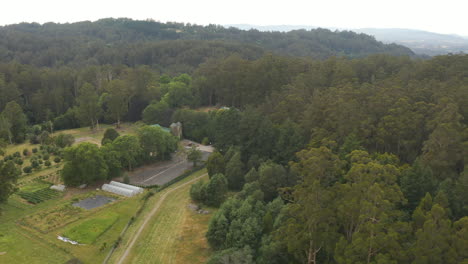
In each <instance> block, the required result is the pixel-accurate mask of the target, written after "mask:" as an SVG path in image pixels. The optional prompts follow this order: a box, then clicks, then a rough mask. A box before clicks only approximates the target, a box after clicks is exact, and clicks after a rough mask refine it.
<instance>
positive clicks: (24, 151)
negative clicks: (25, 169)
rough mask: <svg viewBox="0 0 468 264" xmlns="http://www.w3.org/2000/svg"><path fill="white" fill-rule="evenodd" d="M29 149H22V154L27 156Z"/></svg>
mask: <svg viewBox="0 0 468 264" xmlns="http://www.w3.org/2000/svg"><path fill="white" fill-rule="evenodd" d="M28 154H29V150H28V149H23V156H25V157H26V156H28Z"/></svg>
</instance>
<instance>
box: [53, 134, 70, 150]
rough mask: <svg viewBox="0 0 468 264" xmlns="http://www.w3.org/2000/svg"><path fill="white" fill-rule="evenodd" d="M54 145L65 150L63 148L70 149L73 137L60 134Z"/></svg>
mask: <svg viewBox="0 0 468 264" xmlns="http://www.w3.org/2000/svg"><path fill="white" fill-rule="evenodd" d="M54 141H55V145H57V146H58V147H60V148H65V147H70V146H71V145H72V144H73V143H74V142H75V138H74V137H73V135H69V134H60V135H58V136H57V137H55V139H54Z"/></svg>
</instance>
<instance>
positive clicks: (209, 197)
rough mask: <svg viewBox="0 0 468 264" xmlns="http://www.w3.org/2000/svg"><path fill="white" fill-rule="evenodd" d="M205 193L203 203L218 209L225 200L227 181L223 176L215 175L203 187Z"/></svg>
mask: <svg viewBox="0 0 468 264" xmlns="http://www.w3.org/2000/svg"><path fill="white" fill-rule="evenodd" d="M203 189H204V190H203V191H204V193H205V195H204V199H203V203H205V204H206V205H208V206H214V207H219V206H220V205H221V204H222V203H223V202H224V200H225V199H226V193H227V191H228V186H227V180H226V177H224V175H223V174H220V173H218V174H215V175H213V177H211V179H210V180H209V181H208V183H206V185H204V186H203Z"/></svg>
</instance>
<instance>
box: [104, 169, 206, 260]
mask: <svg viewBox="0 0 468 264" xmlns="http://www.w3.org/2000/svg"><path fill="white" fill-rule="evenodd" d="M204 173H206V170H202V171H199V172H197V173H194V175H192V176H190V177H188V178H186V179H184V180H183V181H181V182H179V183H177V184H175V185H173V186H171V187H170V188H168V189H166V190H165V191H163V192H161V193H158V194H156V195H155V196H154V197H152V198H151V199H150V201H149V202H148V205H149V206H147V208H146V209H145V211H143V213H142V215H141V217H139V219H138V220H137V221H136V223H135V224H133V225H132V226H131V227H130V228H129V230H128V231H127V232H126V234H125V236H124V237H123V240H122V244H121V246H119V248H118V250H116V252H115V253H114V255H113V256H112V258H111V259H110V261H109V263H116V262H117V260H118V259H119V258H120V257H121V256H122V254H123V251H124V250H125V249H126V248H127V247H128V244H129V241H130V239H131V236H132V234H134V233H135V232H136V230H137V229H138V227H139V226H140V224H141V223H142V221H143V219H144V216H145V215H146V214H147V213H148V212H149V211H150V209H151V206H150V205H151V204H155V203H156V202H157V201H158V199H160V198H161V196H162V194H164V192H167V191H170V190H171V189H172V188H174V187H176V186H178V185H181V184H183V183H184V182H187V181H189V180H191V179H193V178H195V177H197V176H200V175H203V174H204ZM206 178H207V176H206ZM190 186H191V185H187V186H184V187H183V188H180V189H178V190H176V191H174V192H172V193H171V194H169V195H168V196H167V197H166V199H165V201H164V203H163V204H162V205H161V207H160V208H159V211H158V212H157V213H156V215H155V216H154V217H153V218H152V219H151V220H150V222H149V223H148V225H147V227H146V228H145V229H144V230H143V233H142V235H141V236H140V238H139V239H138V240H137V242H136V244H135V245H134V246H133V248H132V249H133V250H132V251H131V253H130V255H129V256H128V257H127V259H126V261H125V263H164V264H170V263H204V262H205V261H206V259H207V258H208V256H209V255H210V253H211V252H210V249H209V247H208V244H207V242H206V240H205V239H204V235H205V232H206V230H207V228H208V221H209V219H210V217H211V215H212V214H211V213H210V214H208V215H199V214H197V213H195V212H192V211H190V210H189V209H188V208H187V205H188V204H189V203H190V202H191V201H190V197H189V190H190Z"/></svg>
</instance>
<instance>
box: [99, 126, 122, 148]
mask: <svg viewBox="0 0 468 264" xmlns="http://www.w3.org/2000/svg"><path fill="white" fill-rule="evenodd" d="M119 136H120V134H119V132H117V131H116V130H115V129H113V128H108V129H106V131H105V132H104V137H103V138H102V140H101V145H105V144H106V143H110V142H112V141H114V140H115V139H116V138H118V137H119Z"/></svg>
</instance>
